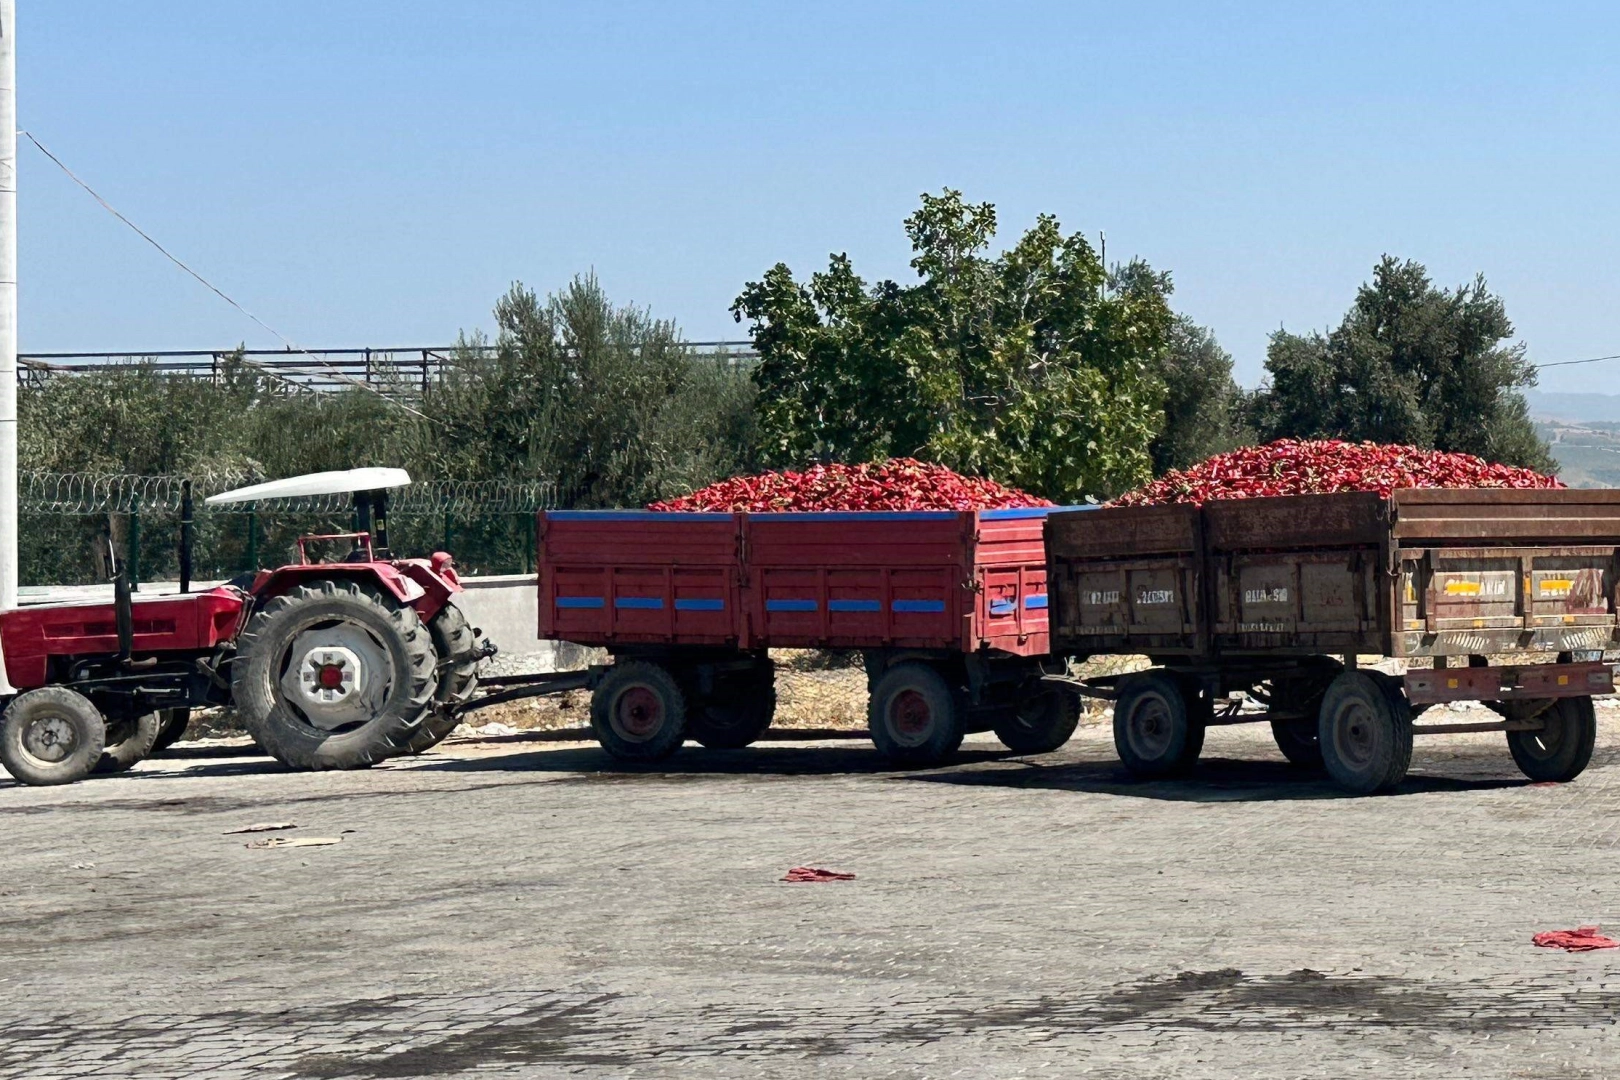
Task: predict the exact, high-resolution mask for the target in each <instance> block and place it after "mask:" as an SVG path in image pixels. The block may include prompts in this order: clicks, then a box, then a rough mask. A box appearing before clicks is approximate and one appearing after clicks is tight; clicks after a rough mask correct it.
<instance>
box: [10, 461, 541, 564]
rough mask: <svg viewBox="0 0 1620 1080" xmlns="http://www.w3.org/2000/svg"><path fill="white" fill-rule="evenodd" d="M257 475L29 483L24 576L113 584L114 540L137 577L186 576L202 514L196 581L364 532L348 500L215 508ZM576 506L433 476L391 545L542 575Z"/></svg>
mask: <svg viewBox="0 0 1620 1080" xmlns="http://www.w3.org/2000/svg"><path fill="white" fill-rule="evenodd" d="M264 479H265V477H262V476H255V475H251V474H245V473H231V472H221V473H204V474H197V475H193V476H134V475H119V474H90V473H48V472H34V473H23V474H22V475H21V476H19V477H18V480H19V485H18V486H19V491H18V509H19V514H18V518H19V521H18V524H19V533H20V541H21V543H20V547H21V551H20V553H19V554H20V555H21V561H22V565H21V576H22V580H23V582H24V584H28V585H84V584H90V583H93V582H95V581H98V580H101V579H102V578H103V577H104V572H105V558H104V554H103V553H104V551H105V549H106V547H107V545H108V544H109V543H110V544H111V545H112V547H113V549H114V550H116V551H117V552H118V553H119V554H120V556H122V557H124V558H125V559H126V560H127V562H128V565H129V567H130V570H131V572H132V574H133V576H134V577H135V580H137V581H140V580H146V581H156V580H172V579H174V578H175V577H177V576H178V573H179V548H180V522H181V517H182V514H183V512H184V510H185V508H186V505H187V502H188V500H189V503H190V506H191V511H192V522H193V524H192V566H193V571H192V576H193V578H194V579H195V580H197V581H209V580H220V579H224V578H229V577H233V576H235V575H237V574H239V573H242V572H244V571H247V570H252V569H257V568H259V567H261V566H274V565H280V564H282V563H286V562H290V561H294V560H295V559H296V558H297V549H296V541H297V538H298V537H299V536H301V535H310V534H321V533H339V532H348V531H351V530H352V529H353V528H354V515H353V510H352V502H351V496H350V495H348V494H335V495H314V496H301V497H297V498H283V499H267V500H264V501H261V502H258V503H229V504H225V505H221V506H208V505H207V504H206V501H205V500H206V499H207V497H208V496H210V495H214V494H218V493H219V492H223V491H229V490H232V489H234V488H239V487H244V486H246V485H248V484H254V483H258V482H260V481H262V480H264ZM566 505H568V500H567V499H566V498H565V495H564V493H562V492H560V491H559V490H558V487H557V485H556V484H555V483H553V482H550V481H545V480H538V481H517V480H466V481H457V480H430V481H425V482H418V483H415V484H412V485H411V486H409V487H406V488H401V489H399V490H397V491H394V492H391V493H390V498H389V511H388V532H389V543H390V546H391V547H392V548H393V550H394V552H395V553H396V554H399V555H426V554H429V553H431V552H433V551H449V552H452V553H453V554H454V555H455V556H456V562H457V564H458V565H459V566H460V568H461V570H462V572H463V573H470V574H504V573H532V572H533V570H534V554H535V533H534V527H535V514H536V512H538V511H540V510H545V509H554V508H557V507H561V506H566Z"/></svg>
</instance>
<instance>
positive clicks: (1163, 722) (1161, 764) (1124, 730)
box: [1114, 671, 1204, 779]
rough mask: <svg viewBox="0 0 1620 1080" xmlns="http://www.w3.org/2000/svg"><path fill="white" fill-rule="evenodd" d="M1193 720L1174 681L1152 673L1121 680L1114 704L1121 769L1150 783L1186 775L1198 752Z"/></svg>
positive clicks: (1198, 732) (1198, 738)
mask: <svg viewBox="0 0 1620 1080" xmlns="http://www.w3.org/2000/svg"><path fill="white" fill-rule="evenodd" d="M1193 719H1194V718H1193V717H1192V716H1190V715H1189V710H1188V707H1187V697H1186V694H1185V692H1184V688H1183V685H1182V683H1181V681H1180V680H1179V679H1177V678H1176V677H1175V676H1173V675H1170V674H1168V673H1166V672H1163V671H1151V672H1147V673H1145V674H1141V675H1132V676H1131V677H1130V678H1128V679H1125V680H1124V681H1123V682H1122V683H1121V684H1120V689H1119V697H1118V698H1116V699H1115V701H1114V749H1115V751H1116V752H1117V753H1118V754H1119V760H1120V762H1121V764H1123V765H1124V766H1125V768H1126V769H1128V770H1129V771H1130V773H1131V774H1132V775H1133V776H1140V777H1144V778H1149V779H1157V778H1159V777H1163V776H1171V775H1173V774H1175V773H1178V772H1182V771H1185V770H1186V769H1187V768H1188V767H1189V766H1190V765H1191V764H1192V761H1195V760H1197V757H1198V753H1199V751H1201V750H1202V749H1203V742H1204V740H1203V725H1201V724H1195V723H1193ZM1195 728H1196V729H1197V730H1196V732H1195V731H1194V729H1195ZM1189 750H1190V751H1191V754H1192V758H1191V759H1189V758H1188V753H1189Z"/></svg>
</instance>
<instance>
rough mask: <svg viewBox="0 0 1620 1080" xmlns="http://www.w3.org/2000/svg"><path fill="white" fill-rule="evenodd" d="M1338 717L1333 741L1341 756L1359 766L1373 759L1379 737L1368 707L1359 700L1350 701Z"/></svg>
mask: <svg viewBox="0 0 1620 1080" xmlns="http://www.w3.org/2000/svg"><path fill="white" fill-rule="evenodd" d="M1337 719H1338V723H1336V724H1335V725H1334V740H1333V741H1334V744H1335V746H1336V748H1337V749H1338V751H1339V757H1340V758H1341V759H1342V760H1344V761H1345V762H1347V763H1349V764H1352V765H1357V766H1360V765H1366V764H1367V763H1369V762H1370V761H1372V759H1373V754H1374V752H1375V750H1376V743H1377V741H1378V739H1377V736H1376V735H1375V734H1374V732H1373V723H1372V717H1371V716H1370V715H1368V713H1367V710H1366V708H1365V707H1364V706H1362V705H1361V704H1360V703H1359V702H1350V703H1348V704H1347V705H1346V707H1345V708H1344V709H1343V710H1341V711H1340V713H1339V715H1338V718H1337Z"/></svg>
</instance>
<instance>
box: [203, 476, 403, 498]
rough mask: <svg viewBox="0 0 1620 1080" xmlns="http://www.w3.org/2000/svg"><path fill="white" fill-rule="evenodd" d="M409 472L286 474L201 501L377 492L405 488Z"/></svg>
mask: <svg viewBox="0 0 1620 1080" xmlns="http://www.w3.org/2000/svg"><path fill="white" fill-rule="evenodd" d="M410 482H411V474H410V473H408V472H406V471H405V470H404V469H377V468H371V469H344V470H341V471H339V472H321V473H308V474H306V475H304V476H289V477H287V478H286V479H285V480H270V481H267V482H266V483H263V484H253V485H252V486H250V487H245V488H237V489H236V490H235V491H222V492H220V493H219V494H218V495H210V496H208V498H207V499H205V500H203V501H204V502H206V503H208V504H209V505H216V504H219V503H240V502H260V501H263V500H267V499H291V498H296V497H298V496H301V495H341V494H344V493H345V492H351V491H378V490H381V489H383V488H396V487H405V486H406V485H408V484H409V483H410Z"/></svg>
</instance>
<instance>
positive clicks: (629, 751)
mask: <svg viewBox="0 0 1620 1080" xmlns="http://www.w3.org/2000/svg"><path fill="white" fill-rule="evenodd" d="M591 729H592V730H593V731H595V732H596V741H597V742H599V743H601V744H602V749H604V750H606V751H607V752H608V753H609V754H612V755H613V756H614V757H616V758H618V759H619V760H620V761H637V762H647V761H662V760H663V759H664V758H667V757H669V756H670V755H671V754H673V753H674V752H675V751H677V750H679V749H680V748H681V741H682V740H683V739H685V738H686V696H685V695H684V694H683V693H682V692H681V686H680V683H679V682H677V681H676V679H675V676H674V675H673V674H672V673H671V672H670V671H669V669H668V668H665V667H663V666H661V665H659V664H653V663H648V662H646V661H642V660H628V661H626V660H621V661H619V662H618V663H616V664H614V665H613V667H611V668H610V669H608V673H607V674H606V675H605V676H604V677H603V678H602V681H601V682H600V683H598V684H597V686H596V690H595V691H594V692H593V693H592V694H591Z"/></svg>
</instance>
